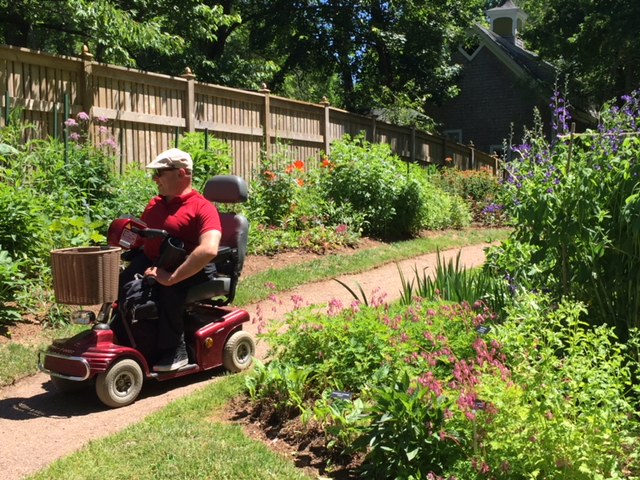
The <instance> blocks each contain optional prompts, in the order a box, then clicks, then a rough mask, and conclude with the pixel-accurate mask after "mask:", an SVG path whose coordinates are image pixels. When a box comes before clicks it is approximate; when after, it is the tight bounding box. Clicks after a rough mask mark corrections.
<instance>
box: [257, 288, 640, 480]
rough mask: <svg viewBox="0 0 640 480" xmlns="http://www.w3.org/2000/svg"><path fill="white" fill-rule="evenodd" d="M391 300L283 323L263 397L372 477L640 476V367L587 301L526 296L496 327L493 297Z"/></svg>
mask: <svg viewBox="0 0 640 480" xmlns="http://www.w3.org/2000/svg"><path fill="white" fill-rule="evenodd" d="M382 298H383V296H382V295H380V294H377V295H373V296H372V298H371V299H370V300H369V302H368V303H370V306H363V305H362V304H360V303H357V302H354V303H353V304H352V305H351V306H344V305H341V304H340V303H339V302H337V301H334V302H331V303H330V304H329V305H328V306H327V311H326V313H325V312H322V311H319V310H309V309H304V310H303V309H299V310H296V311H295V312H294V313H293V314H291V315H290V316H288V317H287V319H286V320H285V321H284V322H283V323H277V324H273V325H272V326H271V328H270V329H269V331H268V332H267V333H266V334H265V335H264V338H265V339H266V340H267V343H268V344H269V346H270V347H271V352H270V354H271V358H272V359H273V362H272V363H270V364H267V365H264V366H261V367H260V369H259V370H258V372H257V373H256V376H251V377H250V379H249V380H248V385H249V387H250V392H251V394H252V397H253V398H254V400H255V401H260V402H264V403H265V405H269V406H270V407H273V408H274V409H275V410H276V411H282V412H285V411H286V413H287V418H290V417H291V416H293V415H295V414H296V413H298V414H301V415H302V418H303V419H305V420H307V421H311V420H314V421H317V422H319V423H320V424H322V425H325V426H326V427H328V428H329V430H330V432H331V433H328V432H329V430H327V431H325V434H326V436H327V441H328V442H330V443H331V445H332V446H333V447H334V448H337V449H338V451H341V450H344V451H346V452H349V453H350V454H354V455H357V454H363V455H366V458H365V463H364V469H363V471H362V472H361V477H362V478H441V477H442V478H454V477H455V478H465V479H466V478H468V479H481V478H487V477H488V476H490V477H491V478H501V479H514V478H531V475H532V474H535V475H537V477H539V478H549V479H553V478H557V479H565V478H636V477H637V475H639V474H640V456H639V455H638V453H637V451H636V449H635V447H634V446H635V445H636V443H637V440H638V435H639V434H640V431H639V429H638V416H637V415H638V411H639V410H638V407H639V405H638V403H637V399H636V400H634V397H633V396H632V395H630V393H631V378H632V370H636V371H637V364H636V363H633V362H630V361H629V355H628V354H629V352H628V350H627V349H626V348H625V347H624V346H621V345H620V344H618V343H616V341H615V338H614V336H613V332H612V330H611V329H609V328H605V327H597V328H591V327H589V326H588V325H587V324H585V323H584V321H583V320H582V318H583V317H584V316H585V313H586V312H585V310H584V307H583V306H582V305H580V304H577V303H570V302H563V303H561V304H560V305H552V304H551V302H549V300H548V298H546V297H537V296H533V295H524V296H522V297H521V298H520V299H519V301H518V302H517V303H515V304H514V305H513V306H511V307H509V308H508V309H507V312H508V314H509V315H508V316H507V320H505V321H504V322H503V323H502V324H498V323H494V322H492V321H491V320H490V319H491V318H492V314H491V312H490V311H489V310H487V309H486V308H485V307H484V306H482V305H474V306H470V305H468V304H465V303H463V304H450V303H446V304H436V303H432V302H428V301H417V302H414V303H412V304H411V305H408V306H401V305H387V304H384V303H383V302H382ZM298 302H299V303H300V304H302V303H303V299H298ZM481 326H482V327H484V329H479V327H481ZM487 327H489V328H487ZM272 365H273V366H272ZM336 393H338V394H341V395H342V397H335V398H334V395H335V394H336ZM274 421H277V419H274Z"/></svg>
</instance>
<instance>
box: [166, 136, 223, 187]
mask: <svg viewBox="0 0 640 480" xmlns="http://www.w3.org/2000/svg"><path fill="white" fill-rule="evenodd" d="M178 146H179V147H180V148H181V149H182V150H184V151H185V152H189V154H190V155H191V158H192V159H193V185H194V187H195V188H196V190H198V191H200V192H202V191H203V190H204V186H205V185H206V183H207V181H208V180H209V179H210V178H211V177H213V176H214V175H228V174H229V173H231V167H232V166H233V156H232V154H231V146H230V145H229V144H228V143H227V142H225V141H224V140H221V139H219V138H215V137H214V136H213V135H209V136H208V137H206V138H205V134H204V133H201V132H192V133H186V134H185V135H184V136H183V137H182V138H180V141H179V142H178Z"/></svg>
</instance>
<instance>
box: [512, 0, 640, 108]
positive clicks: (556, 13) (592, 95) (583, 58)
mask: <svg viewBox="0 0 640 480" xmlns="http://www.w3.org/2000/svg"><path fill="white" fill-rule="evenodd" d="M521 3H522V8H523V9H525V10H526V11H527V13H528V14H529V19H528V23H527V27H526V29H525V31H524V38H525V40H526V41H527V42H528V44H529V46H530V47H531V48H532V49H533V50H536V51H537V52H539V53H540V55H541V56H542V57H543V58H544V59H546V60H548V61H550V62H551V63H553V64H554V65H555V66H556V67H558V69H559V71H560V73H561V75H562V76H565V77H566V78H567V80H568V83H569V85H570V86H571V90H572V91H573V92H570V94H579V95H581V96H584V97H586V98H587V99H588V100H589V101H590V103H591V104H592V105H593V106H595V107H599V106H600V105H601V104H602V103H603V102H605V101H607V100H610V99H612V98H614V97H621V96H622V95H624V94H628V93H631V91H632V90H634V89H637V88H638V87H640V22H639V21H638V20H639V19H640V2H638V0H526V2H524V1H522V2H521Z"/></svg>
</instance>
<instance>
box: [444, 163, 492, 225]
mask: <svg viewBox="0 0 640 480" xmlns="http://www.w3.org/2000/svg"><path fill="white" fill-rule="evenodd" d="M431 180H432V182H433V183H434V184H435V185H437V186H438V187H440V188H442V189H443V190H444V191H446V192H448V193H450V194H451V195H454V196H457V197H461V198H463V199H464V200H465V202H466V203H467V204H468V206H469V208H470V210H471V212H472V215H473V220H474V221H476V222H479V223H482V224H485V225H496V224H501V223H503V221H504V218H503V217H504V215H502V209H501V208H500V209H497V208H496V207H495V202H496V201H497V199H498V197H499V195H500V189H501V185H500V181H499V178H498V177H497V176H495V175H493V174H492V173H491V172H489V171H487V170H477V171H476V170H459V169H458V168H445V169H443V170H441V171H440V172H438V173H435V174H433V175H432V178H431ZM487 207H489V208H487Z"/></svg>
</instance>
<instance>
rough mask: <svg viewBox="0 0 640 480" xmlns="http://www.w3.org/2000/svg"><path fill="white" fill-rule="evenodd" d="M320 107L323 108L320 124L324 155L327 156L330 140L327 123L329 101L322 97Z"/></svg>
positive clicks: (328, 124) (328, 123)
mask: <svg viewBox="0 0 640 480" xmlns="http://www.w3.org/2000/svg"><path fill="white" fill-rule="evenodd" d="M320 105H322V106H323V107H324V121H323V122H322V139H323V145H324V154H325V155H327V156H328V155H329V149H330V148H331V139H330V138H329V134H330V133H331V132H330V130H329V129H330V125H331V124H330V122H329V106H330V105H331V104H330V103H329V100H328V99H327V97H322V101H321V102H320Z"/></svg>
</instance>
